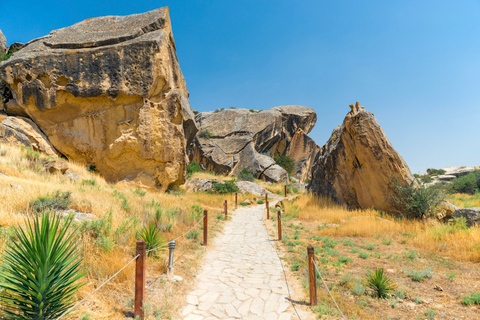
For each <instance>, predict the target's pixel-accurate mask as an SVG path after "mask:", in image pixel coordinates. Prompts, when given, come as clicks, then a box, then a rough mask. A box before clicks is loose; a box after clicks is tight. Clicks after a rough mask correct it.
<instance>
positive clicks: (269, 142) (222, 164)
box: [189, 106, 317, 182]
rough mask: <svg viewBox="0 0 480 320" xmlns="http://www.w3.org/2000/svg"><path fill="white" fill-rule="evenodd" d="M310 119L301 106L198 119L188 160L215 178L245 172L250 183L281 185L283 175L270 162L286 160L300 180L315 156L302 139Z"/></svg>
mask: <svg viewBox="0 0 480 320" xmlns="http://www.w3.org/2000/svg"><path fill="white" fill-rule="evenodd" d="M316 119H317V116H316V114H315V111H313V109H311V108H307V107H302V106H282V107H275V108H271V109H269V110H265V111H255V110H246V109H225V110H218V111H211V112H203V113H198V114H197V115H196V120H197V123H198V125H199V127H200V131H199V133H198V134H197V136H196V137H195V139H194V142H193V145H192V147H191V148H190V150H189V156H190V160H194V161H196V162H198V163H199V164H200V165H201V166H202V167H203V168H204V169H206V170H210V171H212V172H215V173H217V174H225V175H238V174H239V173H240V172H241V171H242V170H243V169H247V170H249V171H250V172H251V173H253V174H254V176H255V177H256V178H259V179H264V180H266V181H273V182H286V181H287V179H288V175H287V173H286V172H285V170H284V169H283V168H281V167H280V166H278V165H276V164H275V161H274V160H273V159H272V157H275V156H279V155H285V154H286V155H289V156H291V157H293V158H294V159H295V160H296V161H297V168H296V171H295V172H294V173H293V175H294V176H296V177H298V178H299V179H301V180H304V179H305V178H306V177H307V176H308V172H309V171H310V170H309V169H310V168H309V167H308V165H310V164H311V163H312V161H311V158H312V157H313V156H312V155H313V153H314V152H315V147H314V145H315V143H314V142H313V140H311V139H310V138H308V136H306V134H307V133H308V132H310V131H311V130H312V128H313V126H314V125H315V122H316Z"/></svg>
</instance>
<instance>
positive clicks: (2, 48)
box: [0, 30, 8, 55]
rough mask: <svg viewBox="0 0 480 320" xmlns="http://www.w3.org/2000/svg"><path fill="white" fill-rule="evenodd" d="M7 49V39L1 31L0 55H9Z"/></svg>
mask: <svg viewBox="0 0 480 320" xmlns="http://www.w3.org/2000/svg"><path fill="white" fill-rule="evenodd" d="M7 49H8V48H7V38H5V35H4V34H3V32H2V30H0V55H4V54H5V53H7Z"/></svg>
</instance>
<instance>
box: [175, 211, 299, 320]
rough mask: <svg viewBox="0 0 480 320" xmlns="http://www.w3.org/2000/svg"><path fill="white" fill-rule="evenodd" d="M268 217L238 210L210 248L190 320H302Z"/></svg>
mask: <svg viewBox="0 0 480 320" xmlns="http://www.w3.org/2000/svg"><path fill="white" fill-rule="evenodd" d="M263 214H264V206H261V205H260V206H255V207H248V208H243V207H242V208H238V209H237V210H236V211H235V213H234V215H233V217H232V220H231V221H230V222H229V223H227V224H226V226H225V229H224V232H223V234H221V235H219V236H218V237H217V238H215V239H214V241H213V243H212V246H211V247H210V245H209V247H208V252H207V254H206V256H205V259H204V262H203V265H204V267H203V270H202V271H201V272H200V274H199V275H198V276H197V286H196V288H195V290H194V291H192V292H191V293H190V294H189V295H188V296H187V303H188V305H187V307H185V308H184V310H183V312H182V315H183V317H184V320H211V319H251V320H255V319H259V320H260V319H262V320H264V319H280V320H289V319H292V320H293V319H297V317H296V316H295V313H294V310H293V308H292V305H291V304H290V302H289V301H288V300H287V297H288V290H287V285H286V283H285V278H284V273H283V269H282V265H281V262H280V260H279V258H278V256H277V253H276V251H275V249H274V248H273V247H272V245H271V243H270V241H272V240H269V239H268V233H267V231H266V229H265V226H264V224H263V222H262V216H263Z"/></svg>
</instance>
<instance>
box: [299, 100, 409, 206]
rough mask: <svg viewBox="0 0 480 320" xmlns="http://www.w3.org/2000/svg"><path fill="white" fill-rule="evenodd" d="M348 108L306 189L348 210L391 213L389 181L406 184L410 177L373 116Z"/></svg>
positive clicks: (323, 148)
mask: <svg viewBox="0 0 480 320" xmlns="http://www.w3.org/2000/svg"><path fill="white" fill-rule="evenodd" d="M350 107H351V109H352V110H351V111H350V112H349V113H348V114H347V116H346V117H345V120H344V121H343V124H342V125H340V126H338V127H337V128H335V129H334V130H333V133H332V136H331V137H330V139H329V141H328V142H327V144H326V145H325V146H323V147H322V149H321V151H320V153H319V155H318V157H317V160H316V162H315V165H314V167H313V173H312V180H311V182H310V184H309V185H308V190H309V191H312V192H314V193H316V194H319V195H323V196H327V197H331V198H333V199H334V200H335V201H337V202H338V203H340V204H346V205H348V206H349V207H351V208H362V209H366V208H373V209H378V210H384V211H390V212H393V211H395V209H396V208H394V207H393V204H392V202H391V196H392V193H393V192H394V187H393V184H392V182H394V181H396V183H398V184H400V185H407V184H410V183H411V182H412V181H413V176H412V174H411V172H410V169H409V168H408V166H407V164H406V163H405V161H404V160H403V158H402V157H401V156H400V155H399V154H398V152H397V151H396V150H395V149H394V148H393V146H392V144H391V143H390V141H389V140H388V138H387V136H386V135H385V133H384V132H383V130H382V128H381V127H380V125H379V124H378V122H377V120H376V119H375V116H374V115H373V114H372V113H370V112H368V111H366V110H365V109H364V108H363V107H362V106H360V103H358V102H357V104H356V105H355V106H354V105H350Z"/></svg>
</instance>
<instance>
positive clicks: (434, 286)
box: [272, 194, 480, 319]
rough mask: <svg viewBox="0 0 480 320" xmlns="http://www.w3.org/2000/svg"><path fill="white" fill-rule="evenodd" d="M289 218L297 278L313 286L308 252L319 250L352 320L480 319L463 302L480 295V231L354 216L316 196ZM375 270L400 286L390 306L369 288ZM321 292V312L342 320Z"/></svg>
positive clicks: (289, 250) (298, 204)
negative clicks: (368, 277) (367, 283)
mask: <svg viewBox="0 0 480 320" xmlns="http://www.w3.org/2000/svg"><path fill="white" fill-rule="evenodd" d="M455 197H459V196H458V195H455ZM464 197H466V196H464ZM284 210H285V213H284V215H283V217H282V220H283V222H282V225H283V226H284V227H283V228H284V230H285V231H284V235H285V236H284V238H283V246H282V247H283V249H284V252H285V259H286V260H287V261H288V264H289V266H290V268H291V270H292V271H294V272H293V274H295V276H296V277H298V278H299V279H300V280H301V281H302V282H303V284H304V287H306V286H307V282H306V273H305V272H306V256H305V253H304V252H305V251H306V247H307V245H309V244H311V245H313V246H314V247H315V253H316V259H317V262H318V264H319V267H320V268H321V272H322V274H323V276H324V278H325V281H326V283H327V285H328V286H329V288H330V289H331V290H332V292H333V295H334V296H335V297H336V299H337V302H338V303H339V305H340V308H341V309H342V310H343V312H344V313H345V315H346V316H347V317H348V318H349V319H433V318H434V317H435V318H437V317H438V318H440V317H447V318H449V319H451V318H452V317H455V318H457V317H463V318H466V319H467V318H468V319H473V318H477V317H478V312H479V310H480V308H479V307H478V305H475V304H470V305H468V306H467V305H465V304H464V303H462V298H463V297H464V296H466V295H469V294H471V293H474V292H478V291H479V290H480V289H479V287H478V284H479V280H480V270H479V268H478V263H479V262H480V229H479V228H468V227H466V226H465V225H464V224H462V223H461V222H457V223H454V224H450V225H448V224H443V223H440V222H438V221H435V220H433V219H432V220H426V221H418V220H400V219H395V218H394V217H391V216H388V215H382V214H381V213H379V212H377V211H374V210H356V211H352V210H348V209H346V208H344V207H341V206H338V205H336V204H335V203H333V202H332V201H330V200H328V199H323V198H318V197H315V196H312V195H310V194H305V195H303V196H301V197H299V198H297V199H295V200H293V201H288V202H287V201H285V202H284ZM272 220H275V218H273V219H272ZM272 223H275V222H272ZM376 268H383V269H384V270H386V273H387V275H388V276H389V277H390V278H392V279H393V280H394V282H395V283H396V287H397V288H396V291H395V294H394V295H393V296H392V297H390V298H389V299H386V300H382V299H377V298H374V297H372V294H371V292H370V291H369V289H368V288H365V279H366V275H367V270H372V271H373V270H375V269H376ZM318 285H319V286H318V292H319V306H317V307H315V308H314V311H316V312H317V314H318V315H319V316H320V317H324V318H328V319H330V318H331V319H336V318H338V312H337V311H336V309H335V306H334V304H333V302H332V301H331V299H330V298H329V296H328V294H327V293H326V292H325V289H324V288H323V285H322V284H321V283H320V282H319V283H318ZM438 289H440V290H438ZM305 290H306V289H305Z"/></svg>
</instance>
